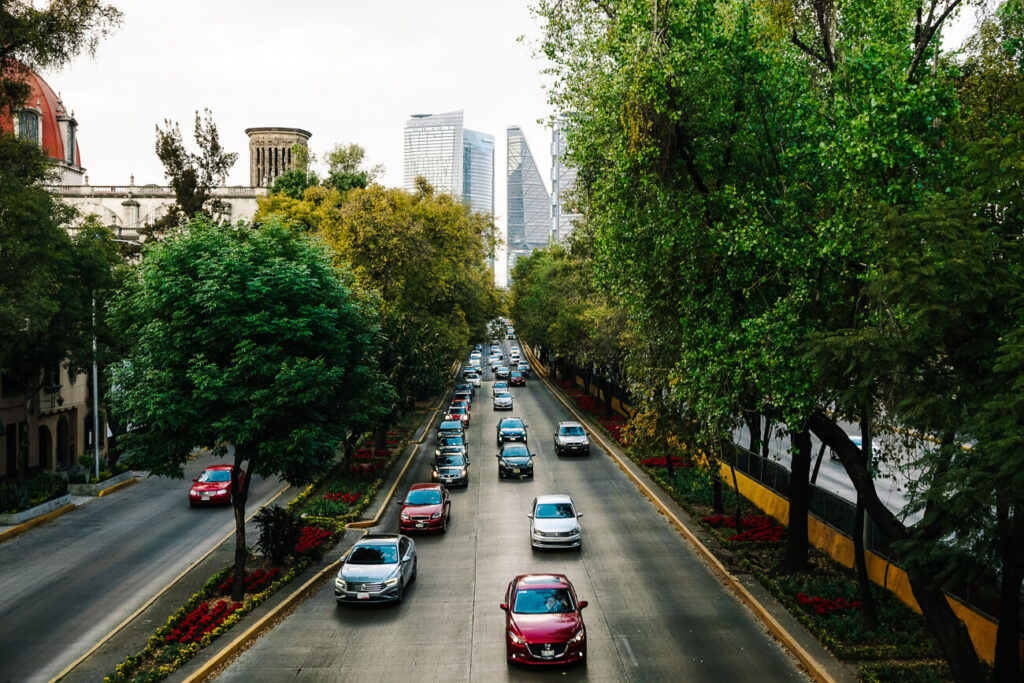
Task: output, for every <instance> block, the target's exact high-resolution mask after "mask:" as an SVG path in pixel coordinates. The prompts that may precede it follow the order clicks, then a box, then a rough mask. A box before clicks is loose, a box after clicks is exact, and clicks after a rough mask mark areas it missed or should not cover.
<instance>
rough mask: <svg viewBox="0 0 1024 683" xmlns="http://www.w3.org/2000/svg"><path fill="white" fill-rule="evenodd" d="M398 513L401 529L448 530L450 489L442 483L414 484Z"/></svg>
mask: <svg viewBox="0 0 1024 683" xmlns="http://www.w3.org/2000/svg"><path fill="white" fill-rule="evenodd" d="M397 504H398V505H401V506H402V511H401V512H400V513H399V515H398V530H399V531H440V532H441V533H444V532H446V531H448V520H449V518H450V517H451V501H450V500H449V498H448V489H446V488H445V487H444V486H442V485H441V484H413V485H412V486H410V487H409V493H407V494H406V496H405V500H399V501H397Z"/></svg>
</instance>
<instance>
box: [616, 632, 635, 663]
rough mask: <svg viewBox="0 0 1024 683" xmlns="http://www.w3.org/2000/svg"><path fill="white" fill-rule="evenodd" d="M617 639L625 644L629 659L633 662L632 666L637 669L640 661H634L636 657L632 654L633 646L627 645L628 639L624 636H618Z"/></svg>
mask: <svg viewBox="0 0 1024 683" xmlns="http://www.w3.org/2000/svg"><path fill="white" fill-rule="evenodd" d="M618 639H619V640H621V641H622V644H623V645H625V646H626V654H628V655H629V661H631V662H633V667H634V668H637V669H639V668H640V662H638V661H636V657H635V656H634V655H633V648H631V647H630V646H629V639H628V638H626V636H618Z"/></svg>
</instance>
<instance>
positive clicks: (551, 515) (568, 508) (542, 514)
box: [536, 503, 576, 519]
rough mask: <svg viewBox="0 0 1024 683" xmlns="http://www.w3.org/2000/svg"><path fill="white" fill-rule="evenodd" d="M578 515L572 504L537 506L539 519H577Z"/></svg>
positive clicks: (542, 504) (543, 504)
mask: <svg viewBox="0 0 1024 683" xmlns="http://www.w3.org/2000/svg"><path fill="white" fill-rule="evenodd" d="M575 516H576V513H575V512H574V511H573V509H572V504H570V503H539V504H538V505H537V515H536V517H537V519H559V518H564V517H575Z"/></svg>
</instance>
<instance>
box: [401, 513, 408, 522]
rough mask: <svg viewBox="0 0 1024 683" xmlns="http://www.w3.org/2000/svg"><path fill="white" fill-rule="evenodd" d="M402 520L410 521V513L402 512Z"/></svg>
mask: <svg viewBox="0 0 1024 683" xmlns="http://www.w3.org/2000/svg"><path fill="white" fill-rule="evenodd" d="M402 521H405V522H408V521H409V515H407V514H405V513H404V512H403V513H402Z"/></svg>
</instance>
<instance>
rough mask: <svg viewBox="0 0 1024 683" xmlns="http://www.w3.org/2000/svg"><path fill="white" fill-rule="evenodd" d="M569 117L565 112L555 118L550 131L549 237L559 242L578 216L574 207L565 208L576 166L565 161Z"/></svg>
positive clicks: (574, 178) (574, 179)
mask: <svg viewBox="0 0 1024 683" xmlns="http://www.w3.org/2000/svg"><path fill="white" fill-rule="evenodd" d="M569 125H570V117H569V116H568V115H566V114H563V115H562V116H560V117H558V118H557V119H556V120H555V126H554V128H553V129H552V131H551V239H553V240H554V241H555V242H561V241H562V240H564V239H565V238H566V237H568V236H569V233H571V232H572V229H573V227H574V226H575V224H576V219H577V218H579V213H577V212H576V210H575V209H569V208H566V205H565V196H566V194H567V193H568V192H569V191H570V190H571V189H572V188H573V186H574V185H575V184H576V167H575V166H569V165H567V164H566V162H565V155H566V153H567V152H568V151H569V141H568V136H567V135H566V129H567V128H568V126H569Z"/></svg>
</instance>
